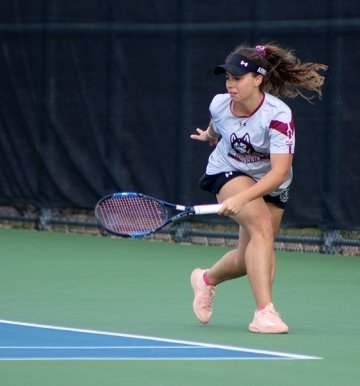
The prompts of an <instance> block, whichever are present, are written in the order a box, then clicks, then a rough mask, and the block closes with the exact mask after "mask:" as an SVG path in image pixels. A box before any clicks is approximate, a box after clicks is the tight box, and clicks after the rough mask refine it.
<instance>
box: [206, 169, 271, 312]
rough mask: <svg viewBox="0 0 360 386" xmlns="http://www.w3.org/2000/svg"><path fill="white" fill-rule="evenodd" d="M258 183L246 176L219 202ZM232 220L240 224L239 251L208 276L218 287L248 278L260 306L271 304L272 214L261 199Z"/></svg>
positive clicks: (221, 195) (224, 191) (224, 190)
mask: <svg viewBox="0 0 360 386" xmlns="http://www.w3.org/2000/svg"><path fill="white" fill-rule="evenodd" d="M253 184H255V182H254V181H253V180H252V179H251V178H249V177H246V176H239V177H236V178H234V179H232V180H231V181H229V182H228V183H227V184H226V185H224V186H223V188H222V189H221V191H220V193H219V195H218V200H219V202H222V201H223V200H225V199H226V198H228V197H231V196H234V195H235V194H236V193H238V192H239V191H241V190H245V189H247V188H248V187H250V186H251V185H253ZM233 219H234V220H235V221H236V222H238V223H239V224H240V226H241V227H240V229H241V231H240V236H239V245H238V248H237V249H236V250H233V251H230V252H228V253H227V254H225V255H224V256H223V257H222V258H221V259H220V260H219V261H218V262H217V263H215V264H214V265H213V267H211V269H210V270H209V272H208V278H209V283H210V284H212V285H217V284H219V283H221V282H223V281H225V280H229V279H232V278H236V277H240V276H243V275H245V274H246V273H247V274H248V276H249V281H250V285H251V288H252V290H253V294H254V298H255V302H256V304H257V306H259V307H262V306H265V305H267V304H269V303H271V301H272V299H271V287H272V281H273V276H274V272H275V269H274V263H275V261H274V257H275V256H274V251H273V245H274V238H275V231H276V230H277V229H274V225H275V223H277V222H278V221H275V220H274V219H273V213H272V211H271V210H270V209H269V207H268V205H267V204H266V203H265V201H264V200H263V199H262V198H260V199H257V200H254V201H251V202H249V203H248V204H246V205H245V206H244V208H243V209H242V211H241V212H240V213H239V214H238V215H237V216H234V217H233Z"/></svg>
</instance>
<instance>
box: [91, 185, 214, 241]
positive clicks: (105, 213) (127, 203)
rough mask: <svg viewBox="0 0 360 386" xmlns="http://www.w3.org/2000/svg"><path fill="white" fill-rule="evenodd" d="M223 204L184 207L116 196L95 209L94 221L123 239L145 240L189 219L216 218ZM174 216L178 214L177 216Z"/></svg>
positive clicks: (136, 195)
mask: <svg viewBox="0 0 360 386" xmlns="http://www.w3.org/2000/svg"><path fill="white" fill-rule="evenodd" d="M220 208H221V204H213V205H197V206H183V205H175V204H170V203H169V202H165V201H161V200H158V199H156V198H154V197H151V196H147V195H144V194H141V193H134V192H124V193H114V194H111V195H109V196H105V197H103V198H102V199H101V200H100V201H99V202H98V203H97V204H96V207H95V217H96V219H97V220H98V222H99V223H100V224H101V225H102V226H103V227H104V228H105V229H106V230H107V231H108V232H109V233H112V234H114V235H117V236H123V237H134V238H139V237H145V236H147V235H149V234H151V233H154V232H156V231H157V230H159V229H161V228H163V227H164V226H165V225H167V224H169V223H171V222H174V221H177V220H179V219H181V218H183V217H186V216H192V215H200V214H216V213H218V211H219V209H220ZM174 212H175V213H174Z"/></svg>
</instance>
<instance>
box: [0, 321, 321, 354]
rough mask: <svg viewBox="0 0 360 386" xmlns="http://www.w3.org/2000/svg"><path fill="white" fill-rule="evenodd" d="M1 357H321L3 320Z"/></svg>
mask: <svg viewBox="0 0 360 386" xmlns="http://www.w3.org/2000/svg"><path fill="white" fill-rule="evenodd" d="M0 342H1V345H0V360H56V359H58V360H59V359H68V360H70V359H92V360H95V359H98V360H101V359H107V360H109V359H117V360H136V359H141V360H156V359H161V360H164V359H173V360H186V359H190V360H194V359H203V360H225V359H320V358H317V357H311V356H304V355H295V354H289V353H280V352H271V351H261V350H250V349H246V348H241V347H231V346H223V345H212V344H205V343H199V342H188V341H181V340H172V339H164V338H156V337H148V336H139V335H129V334H119V333H112V332H101V331H92V330H82V329H73V328H63V327H56V326H47V325H39V324H30V323H21V322H14V321H7V320H0Z"/></svg>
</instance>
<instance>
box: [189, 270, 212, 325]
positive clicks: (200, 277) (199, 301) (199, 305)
mask: <svg viewBox="0 0 360 386" xmlns="http://www.w3.org/2000/svg"><path fill="white" fill-rule="evenodd" d="M205 272H206V270H203V269H200V268H196V269H194V270H193V272H192V273H191V286H192V288H193V290H194V302H193V310H194V313H195V316H196V317H197V319H198V320H199V321H200V322H201V323H204V324H206V323H208V322H209V320H210V318H211V315H212V300H213V298H214V295H215V286H212V285H206V283H205V281H204V273H205Z"/></svg>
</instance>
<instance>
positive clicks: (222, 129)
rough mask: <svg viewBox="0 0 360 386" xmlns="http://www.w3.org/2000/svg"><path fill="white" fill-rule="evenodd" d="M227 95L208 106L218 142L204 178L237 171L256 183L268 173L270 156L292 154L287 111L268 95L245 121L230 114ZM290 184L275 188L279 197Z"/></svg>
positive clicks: (292, 128)
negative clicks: (219, 137) (218, 137)
mask: <svg viewBox="0 0 360 386" xmlns="http://www.w3.org/2000/svg"><path fill="white" fill-rule="evenodd" d="M230 105H231V98H230V95H229V94H219V95H216V96H215V97H214V99H213V100H212V102H211V104H210V116H211V119H212V122H213V127H214V130H215V132H216V133H217V134H219V135H221V137H222V138H221V140H220V141H219V143H218V144H217V146H216V148H215V150H214V151H213V152H212V153H211V155H210V157H209V162H208V165H207V168H206V174H209V175H211V174H217V173H222V172H226V173H227V172H231V171H241V172H243V173H245V174H247V175H249V176H250V177H252V178H254V179H255V180H256V181H258V180H260V179H261V178H262V177H263V176H264V175H265V174H266V173H267V172H269V171H270V169H271V165H270V154H293V153H294V149H295V126H294V122H293V119H292V113H291V110H290V108H289V107H288V106H287V105H286V104H285V103H284V102H282V101H281V100H280V99H279V98H276V97H274V96H273V95H270V94H268V93H265V94H264V99H263V101H262V102H261V104H260V105H259V107H258V108H257V109H256V110H255V111H254V112H253V113H252V114H251V115H250V116H247V117H237V116H235V115H234V114H233V113H232V112H231V108H230ZM291 180H292V170H291V172H290V174H289V177H288V179H287V180H286V181H285V182H284V183H283V184H282V185H281V186H280V187H279V190H278V191H277V192H274V194H275V195H276V194H279V193H278V192H281V191H282V190H283V189H285V188H287V187H288V186H289V185H290V183H291Z"/></svg>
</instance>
